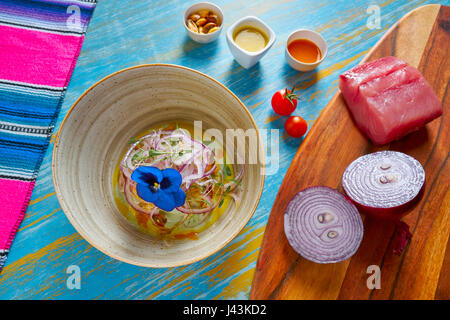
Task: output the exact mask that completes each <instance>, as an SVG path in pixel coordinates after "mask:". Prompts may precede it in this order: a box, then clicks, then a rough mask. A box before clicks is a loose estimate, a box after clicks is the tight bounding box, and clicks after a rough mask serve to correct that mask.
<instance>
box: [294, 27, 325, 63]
mask: <svg viewBox="0 0 450 320" xmlns="http://www.w3.org/2000/svg"><path fill="white" fill-rule="evenodd" d="M299 39H306V40H309V41H312V42H314V43H315V44H316V45H317V46H318V47H319V49H320V52H321V53H322V58H321V59H320V60H319V61H317V62H314V63H305V62H301V61H299V60H297V59H295V58H294V57H293V56H292V55H291V54H290V53H289V50H288V46H289V44H290V43H291V42H292V41H294V40H299ZM327 53H328V46H327V42H326V41H325V39H324V38H323V37H322V36H321V35H320V34H319V33H317V32H315V31H312V30H307V29H300V30H297V31H294V32H292V33H291V35H290V36H289V38H288V40H287V42H286V60H287V62H288V63H289V65H290V66H291V67H292V68H294V69H295V70H298V71H303V72H306V71H311V70H313V69H314V68H315V67H317V66H318V65H319V64H320V63H321V62H322V61H323V60H324V59H325V57H326V56H327Z"/></svg>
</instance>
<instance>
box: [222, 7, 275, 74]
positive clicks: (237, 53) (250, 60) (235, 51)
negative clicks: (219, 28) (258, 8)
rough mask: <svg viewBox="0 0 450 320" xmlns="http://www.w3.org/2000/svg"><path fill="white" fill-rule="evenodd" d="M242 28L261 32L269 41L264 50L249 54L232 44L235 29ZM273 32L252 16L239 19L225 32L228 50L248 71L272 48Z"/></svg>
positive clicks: (234, 43)
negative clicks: (250, 28) (251, 28)
mask: <svg viewBox="0 0 450 320" xmlns="http://www.w3.org/2000/svg"><path fill="white" fill-rule="evenodd" d="M242 26H246V27H247V26H248V27H254V28H257V29H260V30H262V31H263V32H264V33H265V34H266V35H267V36H268V37H269V41H268V43H267V45H266V46H265V47H264V49H262V50H260V51H257V52H249V51H246V50H244V49H241V48H240V47H239V46H238V45H237V44H236V42H234V39H233V36H234V32H235V30H236V29H237V28H239V27H242ZM275 38H276V36H275V32H273V30H272V29H271V28H270V27H269V26H268V25H267V24H265V23H264V21H262V20H261V19H259V18H257V17H253V16H247V17H244V18H242V19H239V20H238V21H236V22H235V23H233V25H232V26H231V27H229V28H228V30H227V43H228V47H229V48H230V51H231V54H232V55H233V57H234V59H235V60H236V61H237V62H238V63H239V64H240V65H241V66H243V67H244V68H246V69H248V68H251V67H253V66H254V65H255V64H256V63H257V62H258V61H259V60H260V59H261V58H262V57H263V56H264V55H265V54H266V53H267V51H269V49H270V48H271V47H272V45H273V44H274V42H275Z"/></svg>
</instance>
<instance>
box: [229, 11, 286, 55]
mask: <svg viewBox="0 0 450 320" xmlns="http://www.w3.org/2000/svg"><path fill="white" fill-rule="evenodd" d="M247 20H256V21H258V22H259V23H261V24H262V25H263V26H265V27H266V28H267V30H269V35H268V36H269V41H268V42H267V45H266V46H265V47H264V48H262V49H261V50H259V51H256V52H250V51H247V50H244V49H242V48H241V47H239V46H238V45H237V44H236V42H235V41H234V39H233V32H234V30H236V28H237V27H238V26H239V25H240V24H243V23H244V22H245V21H247ZM276 37H277V36H276V34H275V32H274V31H273V30H272V28H271V27H270V26H269V25H268V24H267V23H265V22H264V21H262V20H261V19H260V18H258V17H256V16H245V17H242V18H240V19H239V20H237V21H236V22H234V23H233V24H232V25H231V26H230V27H229V28H228V30H227V38H228V40H229V41H230V42H231V44H232V45H233V47H235V48H236V49H238V50H239V51H240V52H241V53H242V54H245V55H246V56H249V57H256V56H259V55H260V54H261V53H263V52H265V51H267V50H269V49H270V48H271V47H272V45H273V44H274V42H275V39H276Z"/></svg>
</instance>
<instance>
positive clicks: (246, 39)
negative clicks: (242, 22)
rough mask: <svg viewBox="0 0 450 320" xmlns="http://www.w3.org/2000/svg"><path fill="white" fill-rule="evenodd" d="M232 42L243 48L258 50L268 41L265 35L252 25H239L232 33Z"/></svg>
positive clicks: (251, 50) (252, 50)
mask: <svg viewBox="0 0 450 320" xmlns="http://www.w3.org/2000/svg"><path fill="white" fill-rule="evenodd" d="M233 40H234V42H235V43H236V44H237V45H238V46H239V47H240V48H241V49H243V50H245V51H249V52H258V51H261V50H262V49H264V48H265V47H266V45H267V43H268V42H269V39H268V37H267V35H266V34H265V33H264V32H263V31H261V30H259V29H257V28H254V27H246V26H244V27H240V28H238V29H237V30H236V31H235V32H234V35H233Z"/></svg>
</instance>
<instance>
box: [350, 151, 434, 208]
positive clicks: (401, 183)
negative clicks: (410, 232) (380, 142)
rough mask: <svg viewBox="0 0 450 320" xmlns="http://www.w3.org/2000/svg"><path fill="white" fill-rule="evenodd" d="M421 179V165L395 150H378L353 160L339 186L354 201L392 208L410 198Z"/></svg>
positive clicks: (415, 192) (423, 180)
mask: <svg viewBox="0 0 450 320" xmlns="http://www.w3.org/2000/svg"><path fill="white" fill-rule="evenodd" d="M424 183H425V171H424V169H423V167H422V165H421V164H420V163H419V161H417V160H416V159H414V158H413V157H411V156H408V155H406V154H404V153H401V152H397V151H379V152H375V153H370V154H366V155H364V156H361V157H359V158H358V159H356V160H355V161H353V162H352V163H351V164H350V165H349V166H348V167H347V169H345V172H344V174H343V176H342V186H343V187H344V190H345V192H346V193H347V195H348V196H349V197H350V198H351V199H352V200H353V201H354V202H355V203H357V204H358V205H361V206H363V207H364V208H368V209H392V208H398V207H401V206H404V205H406V204H408V203H410V202H411V201H412V200H414V199H415V198H416V197H417V196H418V195H419V193H420V191H421V189H422V187H423V185H424Z"/></svg>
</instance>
